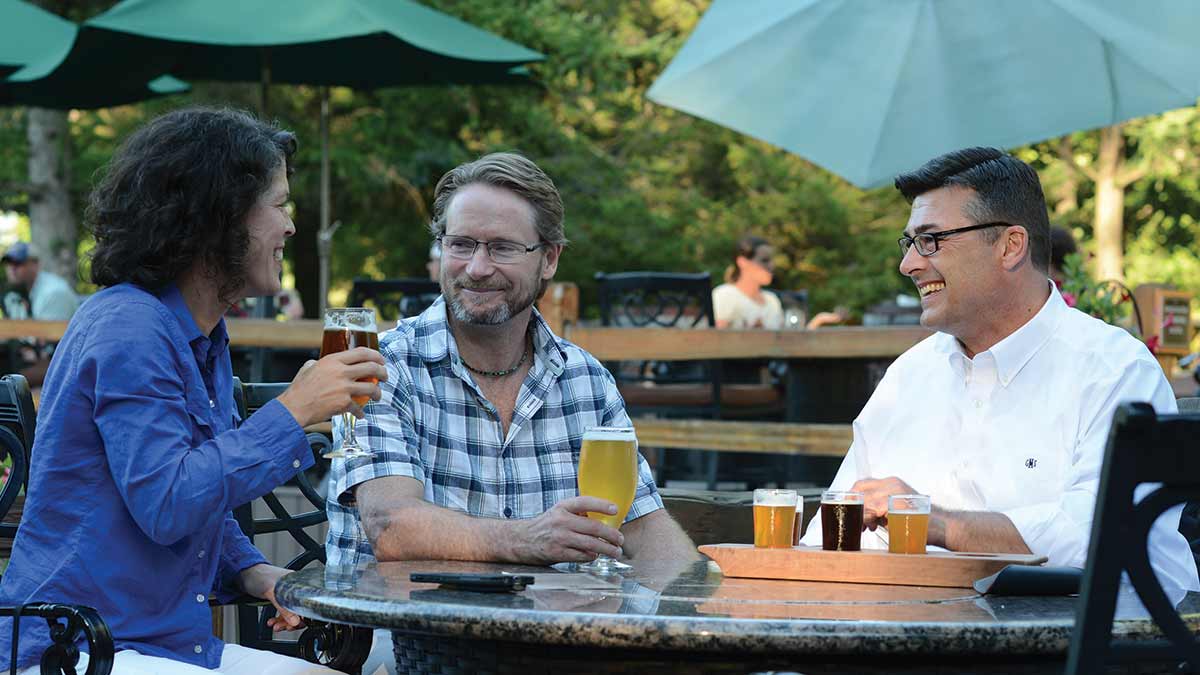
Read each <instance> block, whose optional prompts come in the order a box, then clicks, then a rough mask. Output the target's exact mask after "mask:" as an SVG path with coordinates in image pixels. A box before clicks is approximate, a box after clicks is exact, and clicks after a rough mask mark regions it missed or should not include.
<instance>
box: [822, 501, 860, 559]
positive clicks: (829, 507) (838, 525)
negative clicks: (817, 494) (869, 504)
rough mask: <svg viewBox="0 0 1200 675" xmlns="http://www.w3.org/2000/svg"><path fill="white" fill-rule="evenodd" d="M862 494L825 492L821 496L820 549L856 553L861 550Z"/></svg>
mask: <svg viewBox="0 0 1200 675" xmlns="http://www.w3.org/2000/svg"><path fill="white" fill-rule="evenodd" d="M862 529H863V493H861V492H841V491H837V490H826V491H825V493H824V494H822V495H821V548H823V549H825V550H826V551H857V550H859V549H860V548H862Z"/></svg>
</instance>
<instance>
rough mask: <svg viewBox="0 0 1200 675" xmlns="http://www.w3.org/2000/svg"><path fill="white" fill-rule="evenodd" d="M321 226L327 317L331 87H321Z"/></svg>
mask: <svg viewBox="0 0 1200 675" xmlns="http://www.w3.org/2000/svg"><path fill="white" fill-rule="evenodd" d="M320 92H321V226H320V229H319V230H317V256H318V259H319V263H320V265H319V267H320V272H319V274H320V291H319V294H318V297H317V301H318V305H317V311H318V315H319V316H324V315H325V305H326V303H327V302H328V295H329V262H330V260H329V258H330V253H331V252H332V249H333V232H334V230H336V229H337V226H336V225H333V226H331V225H330V224H329V87H321V88H320Z"/></svg>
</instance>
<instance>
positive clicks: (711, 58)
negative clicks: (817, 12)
mask: <svg viewBox="0 0 1200 675" xmlns="http://www.w3.org/2000/svg"><path fill="white" fill-rule="evenodd" d="M817 4H818V3H817V2H816V1H815V0H814V1H811V2H809V3H808V4H806V5H804V6H802V7H796V8H793V9H792V10H791V11H789V12H787V13H786V14H784V15H783V16H781V17H779V19H778V20H776V21H772V22H771V23H769V24H764V25H763V27H762V28H760V29H759V30H757V31H755V32H753V33H749V34H747V35H745V36H743V37H742V38H741V39H739V40H737V41H736V42H734V43H732V44H730V45H729V46H728V47H726V48H725V49H722V50H713V53H712V54H710V55H709V56H708V57H707V58H705V59H703V60H701V61H697V62H696V63H695V64H694V65H692V67H691V68H689V69H688V70H687V72H692V71H695V70H698V69H700V68H702V67H704V66H707V65H709V64H710V63H712V62H713V61H716V60H718V59H721V58H723V57H725V56H726V55H727V54H729V53H730V52H732V51H734V50H736V49H738V48H739V47H741V46H743V45H745V44H747V43H749V42H752V41H754V40H755V39H757V38H758V37H759V36H760V35H762V34H763V33H766V32H768V31H771V30H775V29H777V28H778V27H779V24H780V23H782V22H783V21H786V20H788V19H790V18H792V17H794V16H796V15H797V14H801V13H803V12H806V11H808V10H810V9H813V8H814V7H816V6H817ZM706 16H707V13H706ZM703 26H704V18H703V17H702V18H701V19H700V24H699V25H697V26H696V28H695V29H694V30H693V31H692V35H695V34H696V33H698V32H700V30H701V29H702V28H703ZM684 48H685V49H686V48H687V45H686V44H684ZM680 51H682V49H681V50H680ZM675 56H676V58H678V56H679V54H678V53H676V55H675ZM669 67H670V64H668V68H669ZM682 75H683V73H679V74H677V75H676V77H681V76H682ZM651 100H653V99H651Z"/></svg>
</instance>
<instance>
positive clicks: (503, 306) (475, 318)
mask: <svg viewBox="0 0 1200 675" xmlns="http://www.w3.org/2000/svg"><path fill="white" fill-rule="evenodd" d="M538 276H539V277H540V276H541V266H540V265H539V266H538ZM459 281H460V280H459V279H452V280H443V281H442V288H443V295H445V296H446V304H447V306H448V308H449V310H450V312H451V313H452V314H453V315H454V319H455V320H456V321H458V322H460V323H465V324H471V325H475V326H498V325H500V324H502V323H504V322H506V321H508V320H509V319H511V318H513V317H514V316H516V315H518V314H520V313H521V312H524V311H525V310H526V309H528V308H529V307H530V306H532V305H533V303H534V301H535V300H536V299H537V295H538V288H539V287H538V286H537V285H535V286H534V287H533V288H530V289H529V292H528V293H525V294H524V295H521V296H519V297H516V298H510V297H509V296H508V292H509V291H511V288H510V289H507V290H505V291H503V292H504V293H505V296H504V302H502V303H500V304H499V305H498V306H496V307H491V308H487V309H472V308H470V307H468V306H467V303H466V302H464V301H463V297H462V286H461V285H460V283H459ZM447 286H449V287H450V289H449V290H450V291H451V292H449V293H446V292H445V289H446V287H447Z"/></svg>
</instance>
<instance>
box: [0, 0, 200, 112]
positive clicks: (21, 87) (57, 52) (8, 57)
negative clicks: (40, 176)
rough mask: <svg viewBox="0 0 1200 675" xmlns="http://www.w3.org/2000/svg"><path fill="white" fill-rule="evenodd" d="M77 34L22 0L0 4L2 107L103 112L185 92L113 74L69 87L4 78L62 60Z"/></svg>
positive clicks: (174, 83) (165, 81)
mask: <svg viewBox="0 0 1200 675" xmlns="http://www.w3.org/2000/svg"><path fill="white" fill-rule="evenodd" d="M77 32H78V28H77V27H76V25H75V24H73V23H71V22H70V21H67V20H66V19H63V18H61V17H59V16H57V15H56V14H53V13H51V12H47V11H46V10H44V9H41V8H39V7H36V6H34V5H31V4H29V3H26V2H22V1H21V0H0V105H32V106H39V107H43V108H58V109H67V108H103V107H107V106H111V105H120V104H123V103H132V102H134V101H140V100H143V99H147V98H151V97H154V96H160V95H164V94H174V93H178V92H181V91H187V88H188V87H187V85H186V84H184V83H183V82H180V81H179V80H177V79H175V78H173V77H146V78H143V79H140V80H139V79H130V78H128V77H125V76H124V75H119V76H114V74H113V71H109V72H100V73H96V76H95V77H92V78H90V79H87V80H84V81H80V82H74V83H70V85H69V86H55V85H51V84H48V83H45V82H10V81H7V80H6V79H5V78H7V77H8V76H10V75H12V74H13V73H15V72H17V71H19V70H21V69H22V68H23V67H25V66H26V65H28V64H30V63H35V62H43V61H46V60H53V59H56V58H57V59H61V58H62V57H63V56H64V55H65V54H66V53H67V52H68V51H69V50H70V49H71V45H72V44H73V43H74V41H75V36H76V33H77Z"/></svg>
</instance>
